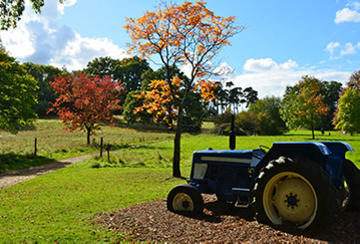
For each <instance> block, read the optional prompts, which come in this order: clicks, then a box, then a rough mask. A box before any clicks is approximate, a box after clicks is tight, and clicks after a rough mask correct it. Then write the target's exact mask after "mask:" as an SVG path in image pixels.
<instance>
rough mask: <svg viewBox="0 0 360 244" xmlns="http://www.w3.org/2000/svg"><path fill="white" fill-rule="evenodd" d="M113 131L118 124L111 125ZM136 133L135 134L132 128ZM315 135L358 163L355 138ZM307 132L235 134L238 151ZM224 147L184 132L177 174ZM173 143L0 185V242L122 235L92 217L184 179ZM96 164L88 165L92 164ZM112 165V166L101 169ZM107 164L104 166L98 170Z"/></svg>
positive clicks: (221, 141)
mask: <svg viewBox="0 0 360 244" xmlns="http://www.w3.org/2000/svg"><path fill="white" fill-rule="evenodd" d="M113 129H115V130H116V129H118V128H113ZM136 133H140V132H136ZM317 136H319V137H318V138H317V140H319V141H327V140H331V141H335V140H342V141H347V142H349V143H350V144H351V145H352V146H353V147H354V149H355V150H356V151H357V152H355V153H348V154H347V157H348V158H349V159H351V160H352V161H354V162H356V163H357V165H358V166H359V165H360V137H359V136H354V137H350V136H343V135H340V134H338V133H335V132H332V135H331V136H328V135H325V136H322V137H321V136H320V135H319V134H317ZM309 140H311V132H309V131H298V132H290V133H288V134H287V135H284V136H249V137H238V138H237V149H251V148H257V147H258V145H265V146H271V144H272V143H273V142H274V141H309ZM208 147H212V148H214V149H227V148H228V138H227V137H220V136H215V135H211V134H202V135H185V136H184V137H183V140H182V158H181V159H182V163H181V166H182V174H183V176H186V177H187V176H189V173H190V165H191V155H192V152H193V151H194V150H200V149H205V148H208ZM171 156H172V141H170V142H165V143H159V144H151V145H147V146H144V147H140V148H135V149H123V150H121V151H118V152H112V153H111V160H110V163H108V162H107V159H106V157H104V158H103V159H99V158H92V159H90V160H87V161H85V162H81V163H77V164H74V165H72V166H71V167H68V168H65V169H62V170H59V171H56V172H53V173H50V174H47V175H44V176H40V177H37V178H35V179H32V180H29V181H27V182H23V183H20V184H17V185H15V186H13V187H9V188H5V189H0V199H1V201H0V240H1V241H2V242H5V243H7V242H22V241H24V240H26V241H30V242H31V241H39V242H45V241H46V242H47V241H50V242H56V241H59V242H67V241H70V242H94V241H115V240H116V239H117V238H119V237H121V234H116V233H112V232H109V231H108V230H105V229H103V228H102V227H101V226H99V225H97V224H96V223H95V224H94V223H93V221H92V218H93V216H94V215H96V214H98V213H101V212H110V211H113V210H115V209H118V208H124V207H127V206H130V205H133V204H136V203H142V202H148V201H152V200H154V199H158V198H160V199H163V198H165V197H166V195H167V193H168V192H169V190H170V189H171V188H172V187H173V186H175V185H177V184H180V183H184V182H185V181H184V180H179V179H173V178H171ZM94 166H95V167H100V168H93V167H94ZM106 166H111V167H106ZM101 167H106V168H101Z"/></svg>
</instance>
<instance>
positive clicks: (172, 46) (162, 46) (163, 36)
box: [124, 1, 244, 177]
mask: <svg viewBox="0 0 360 244" xmlns="http://www.w3.org/2000/svg"><path fill="white" fill-rule="evenodd" d="M127 22H128V23H127V25H126V26H125V27H124V28H125V29H126V30H127V31H128V33H129V35H130V38H131V43H129V47H130V51H134V52H137V53H138V54H140V55H141V56H142V57H144V58H150V57H152V56H157V58H158V60H159V61H160V62H161V64H162V65H163V66H164V67H165V69H166V73H167V74H166V79H165V80H163V81H153V82H152V84H151V86H152V88H153V90H158V91H149V92H148V93H147V95H146V96H147V98H148V99H147V100H146V102H145V104H144V108H146V109H148V110H150V111H151V112H152V113H153V112H155V111H156V112H157V113H155V114H158V115H159V116H160V114H163V115H164V114H165V115H167V116H171V117H174V119H173V123H174V125H175V126H176V128H175V131H176V133H175V138H174V156H173V176H174V177H180V176H181V173H180V139H181V127H182V119H183V113H184V107H185V102H186V100H187V99H186V97H187V96H188V95H189V93H190V92H192V91H193V89H194V86H195V83H196V82H198V81H199V80H201V79H203V78H204V76H205V74H206V73H207V71H209V70H210V65H209V64H210V61H211V60H212V59H213V58H214V57H215V56H216V55H217V54H218V52H219V51H220V50H221V49H222V48H223V47H224V46H227V45H230V42H229V38H231V37H233V36H234V35H235V34H237V33H239V32H240V31H242V30H243V29H244V27H239V26H236V25H235V17H231V16H230V17H226V18H224V17H220V16H216V15H215V14H214V12H212V11H210V10H208V9H207V7H206V3H205V2H203V1H197V2H195V3H192V2H184V3H183V4H181V5H180V4H173V5H167V4H166V3H163V4H161V5H160V6H159V7H157V8H156V10H155V11H151V12H150V11H146V12H145V13H144V15H143V16H142V17H140V18H138V19H133V18H129V19H127ZM179 65H186V66H187V67H188V68H189V69H190V72H189V75H188V76H189V77H188V78H189V79H182V80H179V79H178V78H176V77H173V76H172V75H171V69H172V67H176V66H179ZM199 86H200V87H202V88H199V89H196V91H198V92H201V93H202V96H203V98H204V99H210V98H211V97H212V96H211V92H210V93H209V90H211V89H210V88H211V87H212V85H211V84H210V82H206V81H202V82H201V83H200V84H199ZM156 87H161V89H160V90H161V92H159V91H160V90H159V89H156ZM179 88H180V89H179ZM196 88H197V87H196ZM179 90H181V91H182V92H181V96H180V95H179V94H180V93H179V92H178V91H179ZM169 101H171V103H168V102H169ZM169 104H172V107H170V108H169Z"/></svg>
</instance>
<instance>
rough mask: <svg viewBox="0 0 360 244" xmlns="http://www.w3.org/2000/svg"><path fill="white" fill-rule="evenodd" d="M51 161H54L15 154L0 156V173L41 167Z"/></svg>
mask: <svg viewBox="0 0 360 244" xmlns="http://www.w3.org/2000/svg"><path fill="white" fill-rule="evenodd" d="M51 161H54V159H52V158H47V157H42V156H33V155H20V154H15V153H6V154H0V173H4V172H7V171H11V170H17V169H24V168H28V167H31V166H36V165H41V164H45V163H49V162H51Z"/></svg>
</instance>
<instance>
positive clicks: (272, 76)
mask: <svg viewBox="0 0 360 244" xmlns="http://www.w3.org/2000/svg"><path fill="white" fill-rule="evenodd" d="M254 64H256V65H254ZM261 64H262V65H263V66H261ZM255 68H256V69H255ZM295 68H296V69H295ZM255 70H256V71H255ZM244 71H245V72H244V73H243V74H239V75H235V76H233V77H231V78H229V80H231V81H233V82H234V84H235V86H240V87H242V88H245V87H249V86H251V87H252V88H253V89H255V90H256V91H258V94H259V97H260V98H263V97H265V96H273V95H274V96H279V97H281V96H283V95H284V92H285V89H286V87H287V86H293V85H295V84H296V83H297V82H298V81H299V80H300V79H301V77H302V76H304V75H310V76H314V77H316V78H318V79H320V80H327V81H331V80H336V81H339V82H342V83H343V84H345V83H346V82H347V80H348V79H349V77H350V75H351V72H343V71H336V70H323V69H322V70H319V69H316V67H298V64H297V63H296V62H295V61H292V60H289V61H287V62H285V63H283V64H278V63H277V62H275V61H274V60H272V59H271V58H266V59H249V60H247V61H246V62H245V65H244ZM247 71H251V73H249V72H247ZM254 71H255V72H254ZM224 82H226V80H225V81H224Z"/></svg>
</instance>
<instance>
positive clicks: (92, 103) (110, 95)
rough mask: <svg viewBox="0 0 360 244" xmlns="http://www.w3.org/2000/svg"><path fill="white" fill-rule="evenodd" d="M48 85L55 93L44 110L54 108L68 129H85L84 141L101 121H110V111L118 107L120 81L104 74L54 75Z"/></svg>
mask: <svg viewBox="0 0 360 244" xmlns="http://www.w3.org/2000/svg"><path fill="white" fill-rule="evenodd" d="M50 85H51V86H52V88H53V89H54V91H55V92H56V93H57V94H58V95H59V97H58V98H57V99H56V101H55V102H54V103H53V104H52V106H53V107H52V108H51V109H50V110H49V111H48V112H51V111H54V112H56V114H57V115H59V118H60V119H61V120H62V122H63V123H64V124H65V125H66V126H67V128H68V129H69V130H70V131H74V130H76V129H80V130H84V131H86V134H87V145H89V144H90V136H91V135H94V134H95V131H96V130H99V129H100V125H101V123H102V122H107V123H109V124H110V125H114V120H113V119H114V117H113V115H114V112H115V111H117V110H119V109H120V108H121V107H120V106H119V102H120V100H119V96H120V94H121V92H122V90H123V89H122V84H121V82H115V81H113V80H112V79H111V78H110V77H107V76H104V77H102V78H101V77H100V76H96V77H92V76H88V75H86V74H74V75H71V76H70V75H68V76H66V77H63V76H58V77H55V80H54V81H53V82H51V83H50Z"/></svg>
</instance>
